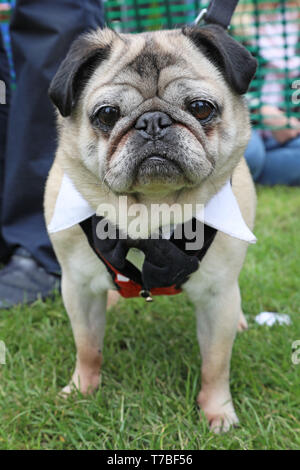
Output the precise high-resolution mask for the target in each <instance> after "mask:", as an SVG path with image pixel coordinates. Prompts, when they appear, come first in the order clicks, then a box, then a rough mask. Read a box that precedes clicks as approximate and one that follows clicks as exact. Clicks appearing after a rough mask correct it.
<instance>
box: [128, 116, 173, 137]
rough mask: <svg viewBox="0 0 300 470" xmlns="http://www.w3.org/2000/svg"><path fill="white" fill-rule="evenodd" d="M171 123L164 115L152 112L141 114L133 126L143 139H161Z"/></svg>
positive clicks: (168, 117)
mask: <svg viewBox="0 0 300 470" xmlns="http://www.w3.org/2000/svg"><path fill="white" fill-rule="evenodd" d="M172 123H173V121H172V119H171V118H170V116H168V115H167V114H166V113H162V112H160V111H154V112H149V113H145V114H142V116H140V117H139V119H138V120H137V122H136V124H135V128H136V129H137V130H138V131H140V133H141V134H142V136H143V137H144V138H145V139H161V138H162V137H163V136H164V134H165V130H166V128H167V127H170V126H171V125H172Z"/></svg>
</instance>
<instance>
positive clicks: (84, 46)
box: [49, 32, 112, 117]
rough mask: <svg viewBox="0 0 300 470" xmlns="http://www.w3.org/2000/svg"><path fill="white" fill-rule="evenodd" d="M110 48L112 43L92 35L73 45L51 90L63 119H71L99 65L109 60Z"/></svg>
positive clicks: (87, 35) (79, 39)
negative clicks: (80, 97) (81, 94)
mask: <svg viewBox="0 0 300 470" xmlns="http://www.w3.org/2000/svg"><path fill="white" fill-rule="evenodd" d="M111 33H112V32H111ZM110 49H111V42H108V43H106V42H105V41H103V43H102V42H101V41H100V40H97V37H96V34H93V33H91V34H83V35H81V36H79V37H78V38H77V39H76V40H75V41H74V42H73V44H72V45H71V48H70V50H69V52H68V54H67V57H66V58H65V59H64V60H63V62H62V63H61V65H60V67H59V69H58V71H57V72H56V75H55V76H54V78H53V80H52V82H51V84H50V88H49V96H50V98H51V100H52V102H53V103H54V104H55V106H57V108H58V109H59V111H60V113H61V115H62V116H64V117H67V116H70V114H71V112H72V110H73V109H74V107H75V105H76V103H77V101H78V99H79V96H80V93H81V92H82V90H83V88H84V87H85V85H86V83H87V82H88V80H89V78H90V77H91V76H92V74H93V72H94V70H95V69H96V68H97V66H98V65H100V63H101V62H102V61H103V60H105V59H107V58H108V56H109V53H110Z"/></svg>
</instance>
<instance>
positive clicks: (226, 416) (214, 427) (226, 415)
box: [208, 409, 239, 434]
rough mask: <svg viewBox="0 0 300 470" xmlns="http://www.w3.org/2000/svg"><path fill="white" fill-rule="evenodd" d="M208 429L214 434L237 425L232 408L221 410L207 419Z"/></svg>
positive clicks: (237, 420) (236, 418)
mask: <svg viewBox="0 0 300 470" xmlns="http://www.w3.org/2000/svg"><path fill="white" fill-rule="evenodd" d="M208 422H209V429H210V430H211V431H212V432H214V433H215V434H220V433H223V432H227V431H229V429H230V428H231V427H236V426H237V425H238V422H239V419H238V417H237V415H236V414H235V411H234V409H232V410H231V411H230V412H222V413H221V414H217V415H215V416H213V417H210V419H208Z"/></svg>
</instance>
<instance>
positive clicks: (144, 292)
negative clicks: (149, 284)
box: [139, 289, 153, 302]
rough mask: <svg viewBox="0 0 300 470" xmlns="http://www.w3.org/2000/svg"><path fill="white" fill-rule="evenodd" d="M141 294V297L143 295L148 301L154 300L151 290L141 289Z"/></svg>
mask: <svg viewBox="0 0 300 470" xmlns="http://www.w3.org/2000/svg"><path fill="white" fill-rule="evenodd" d="M139 295H140V297H143V298H144V299H145V300H146V302H152V301H153V299H152V297H151V292H150V291H148V290H145V289H143V290H141V291H140V294H139Z"/></svg>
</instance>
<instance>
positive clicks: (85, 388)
mask: <svg viewBox="0 0 300 470" xmlns="http://www.w3.org/2000/svg"><path fill="white" fill-rule="evenodd" d="M100 378H101V375H99V374H94V375H85V376H83V377H82V378H81V379H80V376H79V374H78V372H77V371H75V372H74V374H73V377H72V380H71V382H70V383H69V384H68V385H66V386H65V387H64V388H63V389H62V390H61V392H60V394H59V395H60V396H61V397H63V398H66V397H67V396H69V395H70V394H71V393H73V392H76V391H77V392H81V393H82V394H83V395H91V394H92V393H94V392H95V391H96V390H97V389H98V388H99V385H100Z"/></svg>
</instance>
